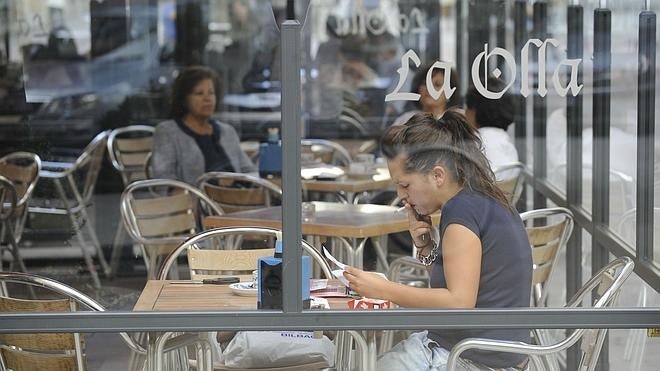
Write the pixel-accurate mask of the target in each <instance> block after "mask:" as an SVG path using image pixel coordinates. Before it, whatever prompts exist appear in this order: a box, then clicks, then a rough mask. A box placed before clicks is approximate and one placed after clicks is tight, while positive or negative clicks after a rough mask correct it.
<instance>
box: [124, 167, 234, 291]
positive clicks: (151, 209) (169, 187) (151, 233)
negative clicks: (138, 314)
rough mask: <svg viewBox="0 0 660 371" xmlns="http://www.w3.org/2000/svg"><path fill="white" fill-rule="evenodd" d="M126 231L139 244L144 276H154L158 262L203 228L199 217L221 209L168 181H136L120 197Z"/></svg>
mask: <svg viewBox="0 0 660 371" xmlns="http://www.w3.org/2000/svg"><path fill="white" fill-rule="evenodd" d="M121 214H122V219H123V221H124V227H126V231H128V234H129V235H130V236H131V238H133V240H134V241H135V242H136V243H137V244H139V245H140V248H141V249H142V255H143V257H144V261H145V265H146V267H147V275H148V277H149V278H152V277H155V276H156V273H157V272H158V265H157V264H158V260H159V258H163V257H165V256H167V255H168V254H169V253H170V252H171V251H172V250H174V249H175V248H176V247H177V246H178V245H179V244H181V243H182V242H183V241H185V240H186V239H187V238H188V237H190V236H192V235H194V234H195V233H197V232H199V231H200V230H201V229H202V226H201V217H202V215H203V214H205V215H222V214H224V212H223V210H222V209H221V208H220V207H219V206H218V205H216V204H215V203H214V202H213V201H212V200H211V199H209V198H208V197H207V196H206V195H205V194H203V193H202V192H200V191H199V190H198V189H197V188H195V187H193V186H191V185H189V184H187V183H183V182H180V181H176V180H169V179H149V180H138V181H135V182H133V183H131V184H129V185H128V187H126V189H125V190H124V192H123V193H122V196H121Z"/></svg>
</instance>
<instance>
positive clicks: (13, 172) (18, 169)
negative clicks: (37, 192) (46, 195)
mask: <svg viewBox="0 0 660 371" xmlns="http://www.w3.org/2000/svg"><path fill="white" fill-rule="evenodd" d="M40 170H41V159H40V158H39V156H37V155H36V154H34V153H30V152H13V153H10V154H8V155H5V156H3V157H2V158H0V175H2V176H4V177H5V178H7V179H9V180H10V181H11V182H12V183H13V184H14V187H15V188H16V196H17V198H18V199H17V200H16V205H17V206H18V207H22V206H23V205H26V204H27V202H28V201H29V199H30V196H31V195H32V191H33V190H34V187H35V186H36V185H37V181H38V180H39V171H40Z"/></svg>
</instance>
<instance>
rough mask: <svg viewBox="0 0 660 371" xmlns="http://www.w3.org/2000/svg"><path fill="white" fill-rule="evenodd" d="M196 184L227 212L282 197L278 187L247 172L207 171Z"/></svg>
mask: <svg viewBox="0 0 660 371" xmlns="http://www.w3.org/2000/svg"><path fill="white" fill-rule="evenodd" d="M197 186H198V187H199V189H200V190H201V191H202V192H203V193H204V194H206V195H207V196H208V197H209V198H210V199H212V200H213V201H215V202H216V203H217V204H218V205H219V206H220V207H221V208H222V210H223V211H225V212H228V213H231V212H234V211H241V210H247V209H255V208H260V207H268V206H271V205H272V204H273V201H275V200H278V201H280V200H281V199H282V189H281V188H280V187H278V186H277V185H275V184H273V183H271V182H269V181H268V180H265V179H261V178H259V177H256V176H252V175H248V174H241V173H228V172H217V171H216V172H209V173H206V174H203V175H202V176H201V177H199V179H197Z"/></svg>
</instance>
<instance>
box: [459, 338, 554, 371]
mask: <svg viewBox="0 0 660 371" xmlns="http://www.w3.org/2000/svg"><path fill="white" fill-rule="evenodd" d="M552 348H555V347H539V346H535V345H530V344H526V343H523V342H519V341H504V340H490V339H481V338H471V339H465V340H463V341H461V342H459V343H458V344H456V345H454V347H453V348H452V350H451V353H449V358H448V359H447V368H446V369H447V371H453V370H455V369H456V365H457V364H458V359H459V356H460V355H461V353H463V352H465V351H466V350H469V349H480V350H490V351H498V352H507V353H517V354H526V355H528V356H530V361H531V363H532V364H533V365H534V369H535V370H545V369H546V368H545V365H544V363H543V361H542V360H541V359H540V358H539V356H545V355H548V354H549V353H552V352H553V351H560V350H562V349H561V347H556V349H552Z"/></svg>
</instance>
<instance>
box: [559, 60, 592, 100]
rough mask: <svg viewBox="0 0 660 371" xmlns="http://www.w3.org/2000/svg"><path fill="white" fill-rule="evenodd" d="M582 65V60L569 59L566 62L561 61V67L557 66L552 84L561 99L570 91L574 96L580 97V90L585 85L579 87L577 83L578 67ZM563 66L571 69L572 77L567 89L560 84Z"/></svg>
mask: <svg viewBox="0 0 660 371" xmlns="http://www.w3.org/2000/svg"><path fill="white" fill-rule="evenodd" d="M580 63H582V59H567V60H565V61H561V62H560V63H559V66H557V69H555V73H553V74H552V83H553V85H554V86H555V90H556V91H557V94H559V96H560V97H565V96H566V94H567V93H568V91H569V90H570V91H571V95H573V96H576V95H578V94H579V93H580V90H582V87H583V86H584V85H582V84H580V85H578V82H577V74H578V66H579V65H580ZM561 66H569V67H570V68H571V77H570V78H569V80H568V85H567V86H566V87H565V88H564V87H563V86H561V83H560V82H559V69H560V68H561Z"/></svg>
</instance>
